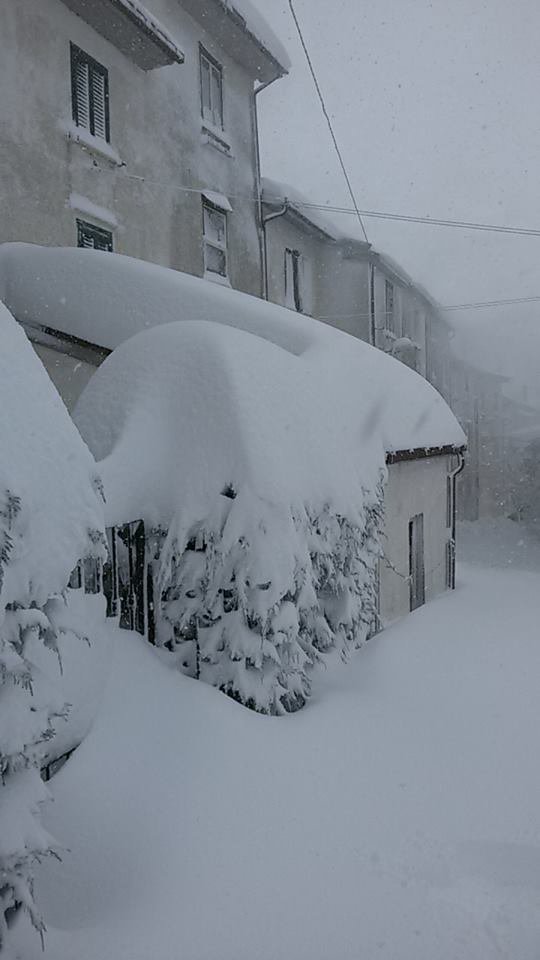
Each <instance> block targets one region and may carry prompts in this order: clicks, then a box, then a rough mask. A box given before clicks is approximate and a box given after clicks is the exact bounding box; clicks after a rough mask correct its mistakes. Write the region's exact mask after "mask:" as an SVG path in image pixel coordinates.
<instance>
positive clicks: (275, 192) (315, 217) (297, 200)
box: [262, 177, 348, 240]
mask: <svg viewBox="0 0 540 960" xmlns="http://www.w3.org/2000/svg"><path fill="white" fill-rule="evenodd" d="M262 195H263V201H264V202H265V203H271V204H273V205H278V206H280V205H281V204H282V202H283V200H285V199H286V200H288V201H289V206H290V207H291V208H292V209H293V210H295V211H296V212H297V213H299V214H300V215H301V216H302V217H305V219H306V220H309V222H310V223H312V224H313V225H314V226H315V227H318V228H319V230H322V231H323V233H326V234H327V235H328V236H329V237H330V238H331V239H332V240H342V239H348V237H347V238H346V236H345V234H344V233H343V231H341V230H340V229H339V227H338V226H337V225H336V224H335V223H334V222H333V221H332V220H331V219H330V217H327V216H326V214H325V213H323V212H322V211H321V210H316V209H314V208H313V207H312V206H308V204H309V200H308V198H307V197H306V196H305V195H304V194H303V193H301V192H300V190H297V189H296V187H291V185H290V184H288V183H283V182H282V181H280V180H272V179H270V177H263V178H262Z"/></svg>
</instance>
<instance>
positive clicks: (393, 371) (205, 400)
mask: <svg viewBox="0 0 540 960" xmlns="http://www.w3.org/2000/svg"><path fill="white" fill-rule="evenodd" d="M347 339H348V338H347ZM325 340H326V338H325ZM332 346H333V349H332ZM320 347H321V349H310V350H308V351H305V352H304V353H302V354H300V355H297V354H294V353H291V352H290V351H288V350H286V349H285V348H283V347H280V346H278V345H277V344H275V343H272V342H270V341H268V340H264V339H263V338H262V337H260V336H258V335H256V334H252V333H249V332H248V331H245V330H239V329H235V328H233V327H228V326H226V325H223V324H218V323H213V322H201V321H195V322H193V321H191V322H190V321H184V322H180V323H170V324H166V325H164V326H161V327H154V328H153V329H152V330H147V331H144V332H142V333H140V334H137V336H135V337H133V338H132V339H131V340H128V341H127V342H126V343H124V344H122V345H121V346H120V347H118V348H117V350H115V351H114V352H113V353H112V354H111V355H110V356H109V357H108V358H107V360H106V361H105V362H104V363H103V365H102V366H101V367H100V369H99V370H98V371H97V373H96V374H95V375H94V377H93V378H92V380H91V381H90V383H89V384H88V386H87V387H86V390H85V391H84V393H83V395H82V397H81V398H80V400H79V403H78V405H77V407H76V410H75V414H74V417H75V421H76V423H77V425H78V427H79V429H80V431H81V433H82V435H83V437H84V438H85V440H86V441H87V442H88V444H89V446H90V449H91V450H92V452H93V453H94V455H95V456H96V458H97V459H98V461H100V471H101V473H102V475H103V480H104V484H105V490H106V494H107V500H108V508H107V519H108V522H109V523H119V522H126V521H129V520H132V519H136V518H138V517H139V516H142V517H143V519H145V520H146V521H147V522H149V523H150V524H151V525H154V526H158V525H166V524H167V523H168V521H169V520H170V517H171V515H172V514H173V513H175V512H176V509H177V505H178V504H181V509H182V510H183V511H184V512H185V513H187V514H189V515H190V516H194V515H196V514H198V515H199V516H200V515H204V514H205V513H206V511H207V510H208V509H209V506H210V505H211V504H212V503H215V502H216V499H217V498H218V495H219V494H220V493H222V492H223V490H224V489H225V488H227V487H229V486H231V487H232V488H234V489H236V490H239V489H241V488H243V487H245V485H246V484H247V485H248V487H249V488H250V489H251V490H252V492H254V493H255V494H256V495H257V496H259V497H261V498H263V499H264V500H266V501H268V502H269V503H274V504H278V503H290V504H303V503H307V504H310V505H313V506H315V507H316V508H320V507H321V506H323V505H325V504H332V506H333V508H334V509H335V510H336V512H338V513H341V514H342V515H344V516H348V517H349V518H352V517H353V516H355V514H357V512H358V511H359V510H360V509H361V507H362V504H363V503H364V502H365V499H366V497H367V498H368V499H369V498H370V496H371V495H373V494H374V491H375V489H376V485H377V482H378V479H379V476H380V472H381V470H383V469H384V464H385V459H386V456H387V454H388V452H389V451H391V450H392V449H395V447H394V444H395V441H396V439H397V438H398V437H399V438H400V439H401V440H402V441H403V442H405V443H406V446H407V449H412V448H418V447H419V446H427V447H430V448H435V447H437V446H441V445H442V444H443V442H444V443H446V444H447V445H448V444H454V445H458V444H459V443H460V441H463V435H462V434H461V431H460V428H459V427H458V425H457V423H456V422H455V420H454V418H453V415H452V414H451V413H450V411H449V409H448V407H447V406H446V404H445V403H444V401H443V400H442V398H441V397H439V395H438V394H437V393H436V391H435V390H433V388H432V387H430V386H429V384H426V383H425V381H423V380H422V379H421V378H420V377H418V375H417V374H414V373H412V371H410V370H409V369H408V368H407V367H405V366H404V365H403V364H401V363H399V362H398V361H393V360H392V359H391V358H389V357H387V356H386V355H385V354H382V353H380V351H376V350H374V348H372V347H369V346H368V345H367V344H361V347H362V348H363V349H361V350H360V351H358V352H357V351H351V350H350V348H349V357H350V359H348V355H347V351H346V349H345V344H344V343H343V341H342V339H341V338H336V341H335V342H334V344H333V345H332V344H331V342H330V341H329V340H326V343H324V344H322V343H321V344H320ZM351 354H354V355H353V356H350V355H351ZM379 361H381V362H379ZM424 388H427V389H424ZM450 428H452V429H450ZM420 438H422V443H420ZM401 446H402V443H400V444H398V448H400V447H401Z"/></svg>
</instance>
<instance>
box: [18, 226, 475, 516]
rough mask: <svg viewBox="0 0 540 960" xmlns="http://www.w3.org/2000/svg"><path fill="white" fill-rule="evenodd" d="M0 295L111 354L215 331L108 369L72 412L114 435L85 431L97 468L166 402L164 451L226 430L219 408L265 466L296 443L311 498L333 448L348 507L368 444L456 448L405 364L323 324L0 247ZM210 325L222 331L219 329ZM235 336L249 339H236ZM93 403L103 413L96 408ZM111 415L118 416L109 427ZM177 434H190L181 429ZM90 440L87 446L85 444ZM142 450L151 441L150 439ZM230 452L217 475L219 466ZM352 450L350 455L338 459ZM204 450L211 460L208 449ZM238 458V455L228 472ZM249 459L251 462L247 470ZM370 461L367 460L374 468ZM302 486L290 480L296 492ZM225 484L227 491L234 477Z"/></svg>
mask: <svg viewBox="0 0 540 960" xmlns="http://www.w3.org/2000/svg"><path fill="white" fill-rule="evenodd" d="M2 288H3V293H4V296H5V298H6V300H7V302H8V304H10V305H11V307H12V309H13V312H14V313H15V315H16V317H17V319H19V320H21V321H23V320H26V321H28V322H30V323H34V324H36V323H37V324H42V325H44V326H46V327H50V328H56V329H59V330H61V331H63V332H65V333H68V334H71V335H74V336H77V337H80V338H82V339H84V340H90V341H93V342H96V343H98V344H100V345H102V346H105V347H109V348H111V349H112V348H114V347H116V346H118V345H119V344H122V343H123V342H124V341H126V340H128V339H129V338H130V337H132V336H133V335H134V334H136V333H138V332H140V331H144V330H148V328H152V327H156V326H161V325H166V324H169V323H171V322H174V321H179V320H180V321H183V322H186V321H194V320H195V321H201V320H206V321H210V322H211V323H212V326H211V327H208V328H207V329H204V330H203V329H202V328H201V329H200V330H197V328H196V325H194V324H193V323H190V325H189V330H186V331H184V332H182V330H181V329H178V328H177V330H176V332H171V333H170V335H169V334H167V333H163V334H160V335H159V336H156V337H155V338H150V337H147V338H140V340H139V341H138V342H137V343H134V344H133V345H127V344H126V346H125V347H124V348H122V350H119V351H118V353H117V355H116V356H113V357H112V358H109V360H107V361H106V363H105V364H104V366H103V367H102V368H101V369H100V371H98V373H97V374H96V376H95V377H94V378H93V381H92V383H91V385H90V386H89V388H88V393H87V395H86V397H85V400H84V405H83V406H81V408H80V416H81V417H83V410H84V407H85V406H86V408H87V412H85V413H84V417H86V421H85V430H86V429H88V431H89V430H90V427H89V420H88V418H89V417H90V412H89V411H90V407H91V406H92V407H95V409H96V410H99V409H102V410H103V416H102V418H101V419H103V420H104V421H105V422H106V424H108V426H107V427H106V429H110V430H112V431H114V437H112V436H111V438H110V440H109V445H108V446H107V443H106V441H105V439H101V438H99V439H97V438H96V437H95V435H94V433H92V441H91V446H92V448H93V450H94V453H95V454H96V456H97V457H98V459H102V458H103V457H105V456H106V455H107V454H108V453H110V452H111V450H112V448H113V446H114V443H117V442H118V441H119V439H120V434H121V432H122V431H121V424H122V423H125V422H127V418H128V417H129V415H130V414H131V412H132V411H133V410H134V408H135V407H137V408H138V410H139V416H140V419H141V423H145V422H146V420H145V417H144V416H143V413H144V409H145V405H146V406H147V409H148V411H149V412H148V414H147V415H146V419H148V417H149V418H150V419H151V418H152V417H156V418H157V419H158V420H160V418H161V413H159V411H160V409H161V407H162V406H167V403H168V402H169V399H168V398H170V403H171V406H174V405H175V404H176V414H175V416H174V418H171V417H170V416H169V415H168V414H167V411H166V410H165V411H164V414H163V415H164V416H166V418H167V422H168V423H169V424H170V436H171V437H172V438H173V440H172V441H171V442H172V443H173V444H174V443H176V444H177V445H178V444H179V440H180V435H179V433H178V430H179V426H178V424H179V420H180V418H181V417H182V418H184V419H187V417H190V418H192V419H193V423H192V426H191V427H189V429H190V430H195V429H196V430H197V431H198V434H200V435H202V436H205V435H206V434H205V432H207V431H210V429H211V427H210V425H209V423H208V421H209V420H210V421H212V419H213V418H214V417H221V418H222V419H223V420H225V414H224V412H223V411H224V410H225V409H227V411H228V412H229V416H228V420H227V423H228V425H229V426H228V430H232V431H233V433H234V435H235V436H236V437H237V439H238V443H240V439H239V438H241V437H248V436H249V437H251V436H252V435H254V434H255V432H256V429H255V428H256V425H257V424H258V429H259V431H260V434H261V436H266V437H267V438H268V443H270V438H272V443H274V444H275V445H274V446H273V447H272V453H273V454H275V451H277V450H279V449H285V448H286V447H287V446H288V444H285V441H284V440H283V437H286V436H288V433H287V431H289V432H290V431H292V433H290V435H291V437H292V436H293V434H294V435H295V437H296V440H295V441H294V442H293V441H292V440H291V449H293V450H294V449H298V450H301V449H304V447H305V457H306V461H305V462H306V463H310V464H311V467H312V470H313V474H314V475H316V476H317V477H318V478H319V483H318V488H317V489H318V492H319V494H320V493H321V491H322V490H323V489H324V488H325V482H324V481H323V479H322V477H323V476H324V475H325V471H326V473H328V475H330V474H332V478H333V484H334V485H333V486H332V490H334V489H335V472H336V471H335V467H332V469H330V464H331V457H330V456H328V457H327V465H326V466H325V465H324V464H323V463H322V460H321V456H322V455H323V453H324V450H334V451H337V449H338V447H339V449H340V450H341V449H342V450H343V453H342V454H340V455H339V456H340V457H341V458H342V461H340V462H342V463H343V472H344V474H347V475H349V474H350V476H351V477H352V478H353V479H350V480H347V481H345V479H343V480H342V481H340V482H342V484H343V488H342V493H343V495H345V486H346V483H348V482H352V483H355V484H357V483H358V481H359V478H363V477H367V475H368V474H369V471H368V470H367V468H366V469H364V471H363V473H362V471H360V473H359V472H358V471H359V466H358V463H357V460H356V459H355V458H358V457H361V456H364V455H365V453H366V450H367V448H368V447H370V445H371V446H372V445H373V444H375V445H378V449H380V450H383V451H386V452H387V453H391V452H395V451H399V450H409V449H414V448H420V447H438V446H446V445H456V446H461V445H462V444H463V443H464V442H465V437H464V434H463V432H462V430H461V428H460V427H459V425H458V423H457V421H456V419H455V417H454V416H453V414H452V413H451V411H450V410H449V408H448V407H447V405H446V404H445V402H444V401H443V399H442V398H441V397H440V395H439V394H438V393H437V392H436V390H434V388H433V387H431V386H430V385H429V384H428V383H427V382H426V381H425V380H423V379H422V378H421V377H420V376H419V375H418V374H416V373H414V372H413V371H411V370H410V369H409V368H408V367H406V366H405V365H404V364H401V363H400V362H399V361H397V360H394V359H392V358H391V357H388V356H386V355H385V354H383V353H382V352H381V351H379V350H376V349H374V348H373V347H370V346H369V345H368V344H366V343H364V342H363V341H361V340H357V339H355V338H352V337H350V336H348V335H347V334H345V333H342V332H341V331H338V330H335V329H333V328H332V327H329V326H328V325H326V324H323V323H320V322H318V321H316V320H313V319H311V318H309V317H304V316H300V315H298V314H296V313H294V312H292V311H290V310H286V309H285V308H283V307H279V306H276V305H274V304H269V303H266V302H265V301H262V300H258V299H256V298H254V297H250V296H248V295H246V294H242V293H238V292H236V291H232V290H229V289H227V288H224V287H221V286H219V285H217V284H212V283H210V282H208V281H204V280H200V279H198V278H196V277H191V276H188V275H186V274H181V273H179V272H177V271H174V270H168V269H166V268H164V267H157V266H155V265H153V264H149V263H144V262H142V261H138V260H133V259H131V258H128V257H122V256H119V255H117V254H110V253H100V252H98V251H92V250H77V249H71V248H70V249H59V248H42V247H37V246H33V245H28V244H6V245H4V247H3V248H2V249H0V293H1V292H2ZM216 325H220V326H222V327H225V328H227V329H226V331H223V330H220V329H219V327H218V328H217V329H216ZM230 328H236V329H235V330H232V329H230ZM240 331H244V333H245V334H251V336H240V335H239V332H240ZM225 332H226V333H227V336H225V335H224V333H225ZM168 338H170V339H168ZM168 351H170V356H171V357H172V356H176V359H175V362H174V363H172V362H168V361H167V356H168ZM186 356H191V357H192V364H191V366H190V365H189V364H187V363H186V362H185V360H184V359H183V358H184V357H186ZM162 366H163V371H162ZM109 371H110V372H109ZM270 371H272V376H270V373H269V372H270ZM227 377H228V379H227ZM121 384H123V386H121ZM278 384H279V388H278ZM220 391H221V392H220ZM100 393H102V394H103V396H107V397H110V401H107V403H105V404H103V402H102V400H101V399H100V397H99V394H100ZM90 398H93V399H90ZM308 408H309V411H308ZM113 410H117V416H116V419H115V417H113V416H112V411H113ZM246 411H248V412H246ZM249 411H253V413H251V412H249ZM255 411H256V412H255ZM158 413H159V416H158ZM308 413H309V415H308ZM248 416H250V417H251V418H252V419H251V421H250V423H247V422H246V417H248ZM287 418H289V419H287ZM293 418H294V420H293ZM109 421H110V423H109ZM113 421H114V422H113ZM233 424H234V427H233V426H232V425H233ZM317 424H318V425H317ZM223 429H224V430H225V427H224V428H223ZM182 430H186V431H188V426H187V424H186V423H184V424H183V426H182ZM316 430H318V431H319V432H318V433H315V432H314V431H316ZM87 435H88V437H89V438H90V432H88V434H87ZM194 435H195V434H194ZM208 436H209V437H210V434H208ZM223 436H224V437H225V438H226V437H227V436H228V434H227V433H225V432H224V433H223ZM175 437H176V439H174V438H175ZM218 439H219V438H218ZM308 441H309V442H308ZM125 442H126V443H127V440H125ZM147 442H148V444H149V445H150V444H153V443H156V442H158V437H157V435H154V433H153V429H149V431H148V437H147ZM208 442H209V443H210V440H209V441H208ZM228 442H229V441H228V440H226V442H225V444H224V446H225V449H224V450H223V457H224V460H223V467H224V466H225V464H226V463H228V462H229V461H228V460H227V456H228V451H227V447H228ZM242 442H243V443H244V445H245V441H242ZM216 443H217V440H216ZM295 443H296V444H297V447H295ZM348 445H352V449H351V450H350V451H348V452H346V448H347V446H348ZM262 448H263V444H262V442H261V443H259V448H258V449H259V453H260V460H259V463H260V464H261V465H262V464H263V463H266V459H265V456H269V454H266V455H265V452H264V449H262ZM146 449H147V450H148V449H150V446H148V447H147V448H146ZM210 449H211V450H212V451H213V453H212V456H216V454H215V450H216V449H217V447H216V446H215V444H214V445H213V446H212V445H210V447H209V450H210ZM361 451H363V453H362V452H361ZM133 455H134V456H135V455H138V456H139V458H140V459H142V458H143V457H144V459H145V461H149V460H150V459H151V458H150V457H149V456H148V454H147V452H146V450H145V448H144V447H141V449H140V450H139V453H138V454H137V452H136V446H135V447H134V449H133ZM182 455H183V456H184V450H183V451H182ZM209 455H210V454H209ZM336 455H337V454H336ZM201 456H202V454H201ZM237 456H239V453H238V450H236V451H235V455H234V458H233V460H234V459H235V458H236V457H237ZM253 456H254V454H253V452H251V453H250V457H251V458H252V461H253ZM291 456H293V454H291ZM315 457H318V458H319V459H318V460H317V461H316V462H315V459H314V458H315ZM343 458H344V459H343ZM351 458H353V460H354V463H355V464H356V467H355V468H353V466H352V463H351V462H350V461H351ZM218 459H219V458H218ZM282 459H283V458H282ZM296 459H297V460H298V464H297V467H298V470H300V466H301V458H300V456H299V455H296ZM379 459H380V457H379V454H378V453H377V454H374V456H373V459H372V463H376V462H379ZM212 462H213V461H211V460H210V461H209V463H212ZM345 465H346V469H345ZM185 468H186V464H185V463H184V465H183V467H182V469H185ZM351 470H352V473H351ZM210 472H211V471H210ZM308 474H309V471H305V476H303V480H305V481H306V483H307V486H306V490H309V489H311V487H310V483H309V475H308ZM261 475H262V466H259V467H258V476H259V478H260V477H261ZM269 476H270V472H269ZM298 476H300V474H298ZM298 476H297V477H296V478H290V479H291V483H292V484H293V486H294V488H295V489H297V488H298V484H297V481H298ZM371 479H372V477H371ZM227 482H232V481H231V477H230V476H229V477H228V478H227ZM276 482H277V481H276ZM268 483H270V480H268ZM329 483H330V480H329V478H328V485H329ZM349 492H350V491H349ZM345 499H347V500H348V499H349V498H348V495H347V496H346V497H345Z"/></svg>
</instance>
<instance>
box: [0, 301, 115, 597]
mask: <svg viewBox="0 0 540 960" xmlns="http://www.w3.org/2000/svg"><path fill="white" fill-rule="evenodd" d="M0 341H1V344H2V349H1V350H0V406H1V408H2V416H1V417H0V451H1V459H0V514H1V515H2V516H5V512H6V510H7V504H6V503H5V498H6V492H7V491H9V492H10V494H12V495H13V496H15V497H17V498H19V500H20V513H19V515H18V517H17V521H16V523H14V524H13V532H12V539H13V547H12V551H11V554H10V560H9V563H8V564H7V565H6V566H5V568H4V571H3V573H4V578H3V583H2V582H1V580H0V606H1V607H2V608H3V607H5V606H6V605H7V604H8V603H11V602H13V601H15V600H17V601H18V602H20V603H25V602H28V603H30V602H32V603H36V604H38V605H41V604H42V603H44V602H45V601H46V600H47V599H48V597H49V596H50V595H51V594H55V593H58V592H59V591H61V590H63V589H64V587H65V586H66V585H67V581H68V579H69V575H70V573H71V570H72V569H73V567H74V566H75V564H76V562H77V561H78V560H79V558H80V557H81V556H82V555H83V554H84V553H85V551H86V549H87V546H88V531H89V530H96V531H99V530H101V529H102V526H103V513H102V506H103V504H102V502H101V499H100V497H99V495H98V491H97V486H96V476H97V469H96V466H95V462H94V459H93V457H92V455H91V454H90V452H89V450H88V448H87V447H86V446H85V445H84V443H83V441H82V440H81V437H80V435H79V433H78V432H77V430H76V428H75V426H74V425H73V422H72V420H71V418H70V416H69V414H68V412H67V410H66V408H65V406H64V404H63V403H62V401H61V399H60V397H59V396H58V394H57V392H56V390H55V388H54V386H53V385H52V383H51V381H50V379H49V377H48V375H47V373H46V371H45V368H44V367H43V364H42V363H41V361H40V360H39V359H38V357H37V356H36V354H35V353H34V351H33V349H32V347H31V346H30V344H29V342H28V339H27V337H26V336H25V334H24V332H23V330H22V329H21V327H20V326H19V325H18V324H17V323H16V322H15V321H14V320H13V318H12V317H11V316H10V314H9V312H8V310H7V309H6V308H5V307H4V306H3V305H2V304H1V303H0Z"/></svg>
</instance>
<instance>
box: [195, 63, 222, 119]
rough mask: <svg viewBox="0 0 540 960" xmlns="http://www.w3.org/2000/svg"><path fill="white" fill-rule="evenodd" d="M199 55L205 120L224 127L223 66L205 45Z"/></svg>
mask: <svg viewBox="0 0 540 960" xmlns="http://www.w3.org/2000/svg"><path fill="white" fill-rule="evenodd" d="M199 55H200V67H201V112H202V116H203V120H206V121H207V122H208V123H211V124H212V125H213V126H214V127H219V128H220V129H223V68H222V67H221V64H219V63H218V62H217V60H214V58H213V57H211V56H210V54H209V53H207V52H206V50H204V49H203V47H200V54H199Z"/></svg>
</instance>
